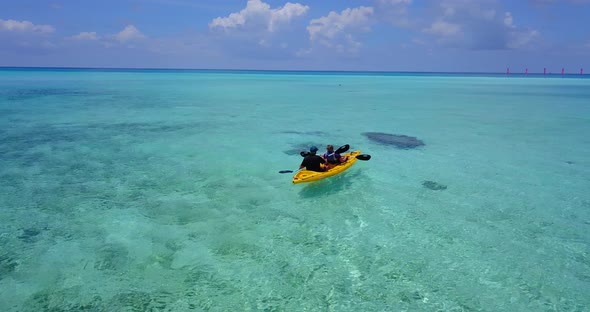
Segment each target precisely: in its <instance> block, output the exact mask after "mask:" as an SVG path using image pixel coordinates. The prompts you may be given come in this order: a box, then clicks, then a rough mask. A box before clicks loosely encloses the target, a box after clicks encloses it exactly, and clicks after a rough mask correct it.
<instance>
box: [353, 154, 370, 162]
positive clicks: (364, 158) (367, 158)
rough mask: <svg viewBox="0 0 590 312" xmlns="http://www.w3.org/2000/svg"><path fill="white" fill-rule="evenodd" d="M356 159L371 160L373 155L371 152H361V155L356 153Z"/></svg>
mask: <svg viewBox="0 0 590 312" xmlns="http://www.w3.org/2000/svg"><path fill="white" fill-rule="evenodd" d="M356 159H358V160H365V161H366V160H369V159H371V155H369V154H360V155H356Z"/></svg>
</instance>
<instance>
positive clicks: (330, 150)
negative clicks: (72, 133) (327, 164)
mask: <svg viewBox="0 0 590 312" xmlns="http://www.w3.org/2000/svg"><path fill="white" fill-rule="evenodd" d="M326 149H327V150H328V152H332V151H334V145H332V144H329V145H328V146H326Z"/></svg>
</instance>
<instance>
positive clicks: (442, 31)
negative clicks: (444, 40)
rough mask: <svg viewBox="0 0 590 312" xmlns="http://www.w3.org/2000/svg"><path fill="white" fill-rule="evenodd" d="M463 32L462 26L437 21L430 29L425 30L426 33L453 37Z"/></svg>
mask: <svg viewBox="0 0 590 312" xmlns="http://www.w3.org/2000/svg"><path fill="white" fill-rule="evenodd" d="M460 31H461V25H458V24H453V23H449V22H445V21H435V22H433V23H432V25H430V27H429V28H426V29H424V32H425V33H429V34H435V35H441V36H452V35H455V34H457V33H459V32H460Z"/></svg>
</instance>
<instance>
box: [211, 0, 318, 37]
mask: <svg viewBox="0 0 590 312" xmlns="http://www.w3.org/2000/svg"><path fill="white" fill-rule="evenodd" d="M308 10H309V7H308V6H306V5H302V4H299V3H290V2H287V3H286V4H285V5H284V6H282V7H280V8H277V9H271V8H270V5H268V4H267V3H264V2H262V1H260V0H249V1H248V3H247V4H246V8H244V9H243V10H241V11H240V12H237V13H231V14H230V15H228V16H227V17H217V18H215V19H213V20H212V21H211V22H210V23H209V28H210V29H224V30H226V31H229V30H232V29H246V28H249V29H252V28H253V29H262V30H265V31H268V32H274V31H276V30H277V29H278V28H279V26H280V25H281V24H287V23H289V22H291V21H292V20H293V19H295V18H297V17H299V16H302V15H304V14H305V13H307V11H308Z"/></svg>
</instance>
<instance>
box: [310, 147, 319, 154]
mask: <svg viewBox="0 0 590 312" xmlns="http://www.w3.org/2000/svg"><path fill="white" fill-rule="evenodd" d="M317 151H318V148H317V147H315V146H312V147H310V148H309V152H310V153H312V154H315V153H316V152H317Z"/></svg>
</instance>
